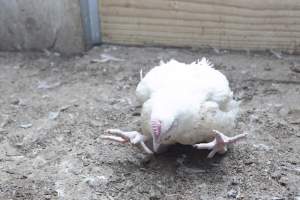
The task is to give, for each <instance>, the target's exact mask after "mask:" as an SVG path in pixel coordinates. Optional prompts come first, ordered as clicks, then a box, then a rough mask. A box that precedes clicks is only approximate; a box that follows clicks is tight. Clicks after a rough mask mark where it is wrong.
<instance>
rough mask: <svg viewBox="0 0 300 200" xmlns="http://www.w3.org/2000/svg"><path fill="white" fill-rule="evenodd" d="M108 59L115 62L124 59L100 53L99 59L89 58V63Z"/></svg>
mask: <svg viewBox="0 0 300 200" xmlns="http://www.w3.org/2000/svg"><path fill="white" fill-rule="evenodd" d="M110 61H116V62H121V61H124V60H123V59H120V58H116V57H113V56H111V55H109V54H101V59H93V60H91V63H106V62H110Z"/></svg>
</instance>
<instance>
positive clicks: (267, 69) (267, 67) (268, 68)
mask: <svg viewBox="0 0 300 200" xmlns="http://www.w3.org/2000/svg"><path fill="white" fill-rule="evenodd" d="M264 70H265V71H271V70H272V68H271V67H270V65H267V66H265V67H264Z"/></svg>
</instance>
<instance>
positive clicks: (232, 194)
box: [227, 189, 238, 198]
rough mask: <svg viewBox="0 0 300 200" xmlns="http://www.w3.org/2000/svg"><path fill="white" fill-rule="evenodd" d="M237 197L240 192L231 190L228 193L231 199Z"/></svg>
mask: <svg viewBox="0 0 300 200" xmlns="http://www.w3.org/2000/svg"><path fill="white" fill-rule="evenodd" d="M237 195H238V192H237V191H236V190H234V189H231V190H229V191H228V192H227V196H228V197H229V198H236V197H237Z"/></svg>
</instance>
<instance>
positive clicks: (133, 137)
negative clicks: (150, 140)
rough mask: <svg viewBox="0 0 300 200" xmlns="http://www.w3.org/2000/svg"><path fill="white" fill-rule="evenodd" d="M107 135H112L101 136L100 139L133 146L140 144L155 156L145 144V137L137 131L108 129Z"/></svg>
mask: <svg viewBox="0 0 300 200" xmlns="http://www.w3.org/2000/svg"><path fill="white" fill-rule="evenodd" d="M105 133H108V134H112V135H101V136H100V137H101V138H102V139H105V140H112V141H116V142H121V143H127V142H130V143H131V144H135V145H136V144H140V145H141V147H142V148H143V149H144V150H145V152H146V153H148V154H153V152H152V151H151V150H150V149H149V148H148V147H147V145H146V144H145V140H146V138H145V136H143V135H142V134H141V133H139V132H137V131H122V130H120V129H108V130H106V131H105Z"/></svg>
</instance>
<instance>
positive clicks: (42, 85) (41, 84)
mask: <svg viewBox="0 0 300 200" xmlns="http://www.w3.org/2000/svg"><path fill="white" fill-rule="evenodd" d="M60 85H61V82H55V83H48V82H47V81H39V83H38V89H45V90H46V89H52V88H56V87H58V86H60Z"/></svg>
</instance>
